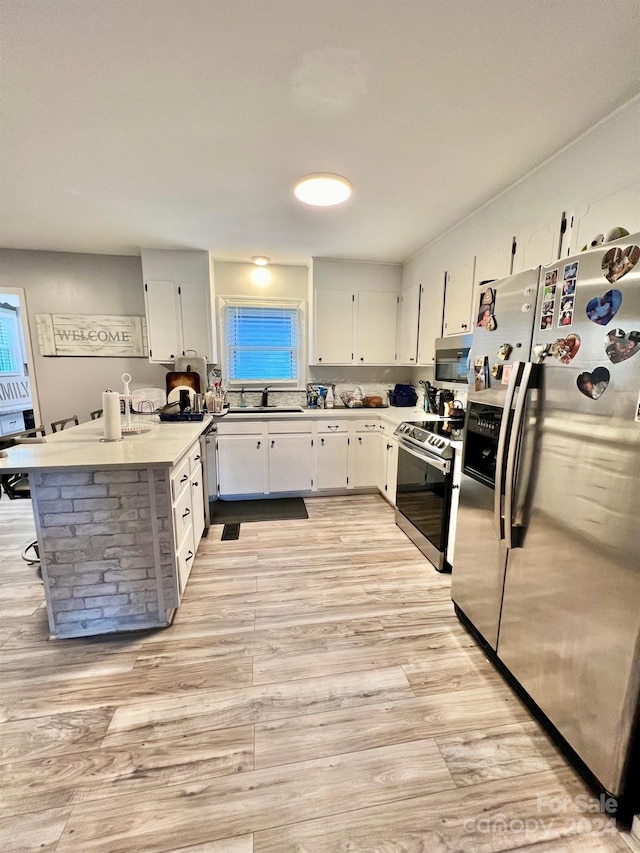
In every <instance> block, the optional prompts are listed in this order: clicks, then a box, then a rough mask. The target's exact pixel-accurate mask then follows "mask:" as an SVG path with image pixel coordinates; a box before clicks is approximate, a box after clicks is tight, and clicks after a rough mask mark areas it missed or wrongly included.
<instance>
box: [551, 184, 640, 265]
mask: <svg viewBox="0 0 640 853" xmlns="http://www.w3.org/2000/svg"><path fill="white" fill-rule="evenodd" d="M569 224H570V233H569V235H568V239H566V240H565V241H564V247H563V252H562V254H563V256H564V257H566V256H567V255H573V254H575V253H576V252H580V251H582V248H583V247H584V246H588V245H589V244H590V243H591V241H592V240H593V239H594V238H595V237H597V236H598V235H600V234H603V235H605V236H606V234H607V232H608V231H611V229H613V228H620V227H621V228H626V230H627V231H628V232H629V233H630V234H635V233H636V232H637V231H640V181H638V180H637V179H635V180H634V181H632V182H630V183H628V184H626V185H624V186H618V187H615V188H614V189H612V190H609V191H608V192H606V193H603V194H602V195H600V196H598V197H597V198H593V199H591V200H590V201H588V202H584V203H582V204H578V205H576V207H575V208H574V210H573V214H572V216H571V217H570V218H569Z"/></svg>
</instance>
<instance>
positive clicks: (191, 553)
mask: <svg viewBox="0 0 640 853" xmlns="http://www.w3.org/2000/svg"><path fill="white" fill-rule="evenodd" d="M189 560H193V551H189V553H188V554H187V556H186V557H185V558H184V561H185V563H188V562H189Z"/></svg>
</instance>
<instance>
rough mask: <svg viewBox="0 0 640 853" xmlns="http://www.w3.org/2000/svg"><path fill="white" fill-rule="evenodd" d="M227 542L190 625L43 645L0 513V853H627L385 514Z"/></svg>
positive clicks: (349, 516) (187, 615) (316, 516)
mask: <svg viewBox="0 0 640 853" xmlns="http://www.w3.org/2000/svg"><path fill="white" fill-rule="evenodd" d="M307 507H308V510H309V519H308V520H306V521H287V522H269V523H257V524H243V525H242V529H241V536H240V539H239V540H238V541H235V542H221V541H220V533H221V529H222V528H221V527H213V528H212V529H211V533H210V535H209V538H208V539H207V540H205V541H204V542H203V543H202V545H201V547H200V550H199V552H198V558H197V560H196V563H195V566H194V569H193V572H192V576H191V579H190V581H189V585H188V588H187V591H186V596H185V599H184V603H183V606H182V608H181V609H180V612H179V614H178V616H177V617H176V620H175V624H174V625H173V626H172V627H171V628H169V629H167V630H164V631H158V632H156V633H146V634H131V635H127V636H123V635H120V636H116V637H112V638H93V639H90V640H62V641H49V640H48V639H47V625H46V616H45V611H44V607H43V595H42V587H41V585H40V582H39V581H38V579H37V577H36V574H35V570H34V569H33V568H30V567H29V566H27V565H26V563H24V562H23V561H22V560H21V559H20V556H19V552H20V548H21V546H22V545H23V544H24V543H25V542H26V541H27V540H28V539H29V536H30V535H31V533H32V530H33V526H32V521H31V515H30V504H29V503H28V502H27V501H13V502H9V501H7V500H6V499H4V498H3V499H2V501H0V525H1V526H0V780H1V783H0V850H2V851H3V853H18V851H20V853H26V852H27V851H36V850H37V851H40V853H54V851H55V853H71V851H73V853H169V851H181V852H182V853H223V851H224V853H251V851H255V852H256V853H286V851H291V853H294V851H295V852H296V853H339V851H341V852H342V853H344V851H368V853H373V851H379V853H392V851H402V852H403V853H418V851H420V853H443V852H444V851H465V853H471V851H477V853H491V851H508V850H516V849H517V850H519V851H523V853H534V851H535V853H560V851H562V853H565V851H566V853H596V851H597V853H610V852H611V851H626V853H628V850H629V848H628V847H627V846H626V844H625V842H624V841H623V840H622V837H621V836H620V835H618V834H617V833H615V832H611V829H610V827H609V826H608V825H607V823H606V821H605V820H604V819H603V818H602V817H601V816H600V815H595V816H594V815H593V814H591V813H588V812H587V813H585V812H584V811H581V808H580V805H581V803H580V800H578V801H576V797H578V795H583V796H584V795H585V793H586V789H585V787H584V786H583V784H582V783H581V782H580V780H579V779H578V778H577V777H576V775H575V773H574V772H573V771H572V770H571V769H570V768H569V767H568V765H567V764H566V762H565V761H564V760H563V758H562V757H561V756H560V755H559V754H558V752H557V751H556V749H555V748H554V747H553V746H552V745H551V743H550V742H549V741H548V739H547V738H546V736H545V735H544V734H543V733H542V731H541V730H540V728H539V727H538V725H537V724H536V723H535V722H534V721H533V720H532V718H531V717H530V715H529V713H528V712H527V710H526V709H525V708H524V707H523V706H522V705H521V703H520V702H519V700H518V699H517V698H516V697H515V696H514V695H513V693H512V692H511V691H510V689H509V688H508V687H507V686H506V685H505V684H504V683H503V681H502V680H501V678H500V677H499V676H498V675H496V673H495V672H494V670H493V667H492V666H491V665H490V664H489V662H488V661H487V660H486V659H485V658H484V656H483V655H482V653H481V652H480V651H479V649H478V648H477V647H476V646H475V644H474V643H473V641H472V640H471V639H470V637H469V636H468V635H467V633H466V632H465V631H464V630H463V629H462V627H461V626H460V625H459V623H458V622H457V620H456V618H455V615H454V614H453V610H452V606H451V602H450V599H449V577H448V576H446V575H439V574H437V573H436V572H435V571H434V570H433V568H432V567H431V565H430V564H429V563H428V562H427V561H426V560H425V559H424V558H423V557H422V555H421V554H420V552H419V551H417V550H416V549H415V548H414V546H413V545H412V544H411V543H410V542H409V540H408V539H406V538H405V537H404V535H403V534H402V533H401V532H400V531H399V529H398V528H397V527H396V526H395V524H394V517H393V512H392V510H391V509H390V508H389V507H388V506H387V505H386V504H385V502H384V501H383V500H382V498H379V497H374V496H364V497H352V498H332V499H322V498H316V499H313V500H308V501H307Z"/></svg>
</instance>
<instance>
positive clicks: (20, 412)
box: [0, 287, 40, 437]
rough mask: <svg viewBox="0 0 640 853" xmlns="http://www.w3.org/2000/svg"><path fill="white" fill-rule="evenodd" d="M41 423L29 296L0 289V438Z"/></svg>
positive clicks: (20, 290)
mask: <svg viewBox="0 0 640 853" xmlns="http://www.w3.org/2000/svg"><path fill="white" fill-rule="evenodd" d="M39 424H40V405H39V402H38V393H37V388H36V384H35V374H34V371H33V351H32V348H31V336H30V333H29V323H28V321H27V303H26V296H25V293H24V290H23V289H22V288H18V287H16V288H12V287H7V288H4V289H3V290H2V292H0V437H4V436H7V435H11V434H12V433H16V432H23V431H24V430H26V429H33V428H34V427H36V426H38V425H39Z"/></svg>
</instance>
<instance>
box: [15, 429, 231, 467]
mask: <svg viewBox="0 0 640 853" xmlns="http://www.w3.org/2000/svg"><path fill="white" fill-rule="evenodd" d="M145 417H146V420H147V421H149V418H150V417H151V416H148V415H147V416H145ZM240 417H242V415H240ZM211 420H212V418H211V417H210V416H207V415H205V418H204V420H203V421H182V422H180V423H160V421H159V419H156V421H155V422H154V423H153V425H152V427H151V429H150V430H149V431H148V432H143V433H136V434H134V435H127V436H125V437H123V439H122V441H109V442H104V441H100V439H101V438H102V436H103V423H104V422H103V419H102V418H98V419H97V420H95V421H88V422H87V423H83V424H80V425H79V426H74V427H68V428H67V429H64V430H62V431H61V432H56V433H53V434H52V435H47V436H46V441H45V442H44V443H42V444H21V445H16V446H15V447H11V448H9V449H8V450H7V451H6V453H7V456H6V458H2V457H0V475H1V474H11V473H13V472H29V471H46V470H49V471H50V470H56V469H60V468H67V469H68V468H75V469H79V470H82V469H85V470H86V469H98V468H112V467H113V468H149V467H172V466H173V465H175V464H176V462H177V461H178V460H179V459H180V458H181V457H182V456H184V454H185V453H186V451H187V450H188V449H189V447H190V446H191V445H192V444H193V442H194V441H196V439H197V438H198V436H199V435H200V434H201V433H202V432H203V431H204V430H205V429H206V428H207V427H208V425H209V424H210V423H211ZM134 424H135V421H134Z"/></svg>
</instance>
